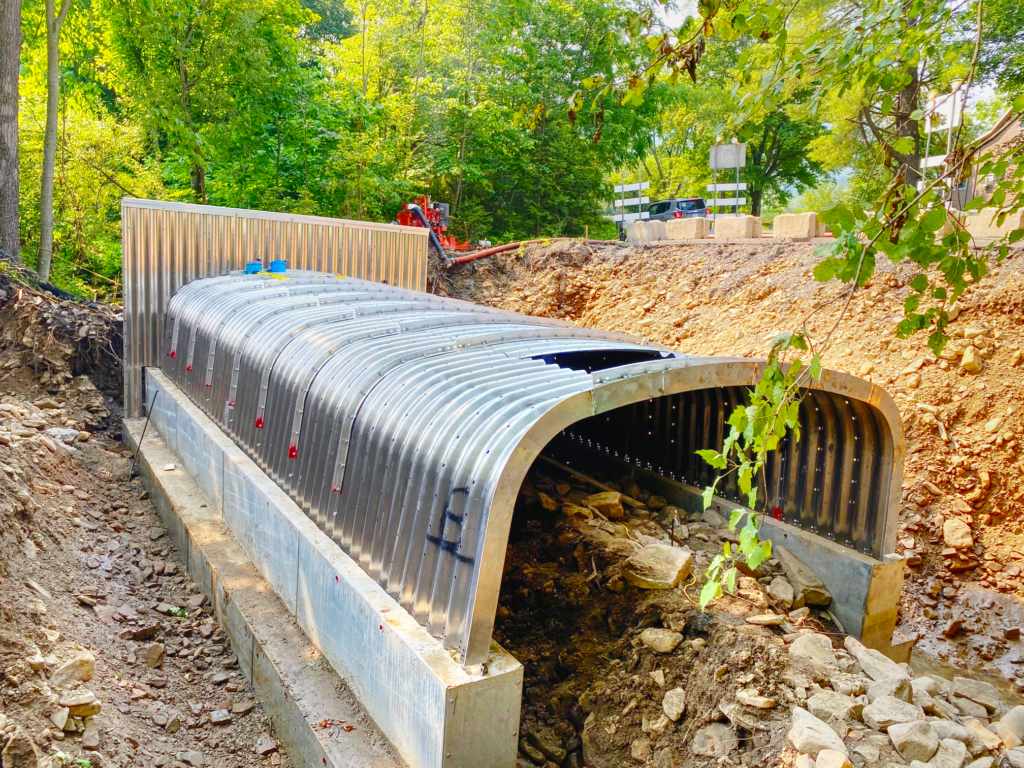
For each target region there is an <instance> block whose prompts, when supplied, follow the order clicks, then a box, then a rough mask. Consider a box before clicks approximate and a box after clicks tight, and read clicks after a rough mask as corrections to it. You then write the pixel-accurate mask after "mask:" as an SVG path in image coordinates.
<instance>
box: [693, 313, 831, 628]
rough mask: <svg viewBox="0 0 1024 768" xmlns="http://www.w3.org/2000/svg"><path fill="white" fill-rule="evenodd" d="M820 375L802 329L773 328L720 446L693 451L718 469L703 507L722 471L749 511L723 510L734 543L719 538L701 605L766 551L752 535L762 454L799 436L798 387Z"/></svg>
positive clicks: (768, 546)
mask: <svg viewBox="0 0 1024 768" xmlns="http://www.w3.org/2000/svg"><path fill="white" fill-rule="evenodd" d="M798 351H799V352H810V353H811V363H810V365H809V366H807V367H805V366H804V365H803V363H802V362H801V361H800V359H799V358H792V359H787V358H791V356H792V355H793V354H795V353H796V352H798ZM787 352H788V353H790V354H789V355H787ZM820 377H821V358H820V356H819V355H818V353H817V352H815V351H814V350H813V349H812V347H811V344H810V342H809V339H808V338H807V337H806V336H804V335H803V334H802V333H782V334H779V335H778V336H776V337H775V338H774V339H773V340H772V344H771V349H770V351H769V354H768V362H767V364H766V365H765V369H764V373H763V374H762V376H761V380H760V381H759V382H758V383H757V385H756V386H755V387H754V388H753V389H752V390H750V404H749V405H745V406H737V407H736V408H734V409H733V411H732V413H731V414H730V415H729V418H728V420H727V424H728V425H729V434H728V436H726V438H725V442H724V443H723V445H722V450H721V451H715V450H701V451H697V455H698V456H700V457H701V458H702V459H704V461H705V462H706V463H707V464H708V465H710V466H711V467H712V468H713V469H716V470H718V474H717V475H716V477H715V480H714V482H713V483H712V484H711V485H710V486H708V487H707V488H705V489H704V492H703V500H704V509H708V508H709V507H710V506H711V505H712V504H713V503H714V495H715V489H716V488H717V487H718V484H719V483H720V482H721V480H722V478H724V477H726V476H728V475H735V477H736V483H737V486H738V488H739V490H740V492H741V493H743V494H745V495H746V497H747V507H748V508H749V509H750V511H749V512H748V511H747V510H744V509H734V510H733V511H732V512H731V514H730V516H729V530H732V531H736V530H739V539H740V540H739V546H738V548H737V549H736V550H733V549H732V547H731V546H730V544H729V542H725V543H724V545H723V551H722V554H720V555H716V556H715V558H714V559H713V560H712V561H711V565H710V567H709V568H708V571H707V574H706V579H705V583H704V586H703V587H702V588H701V593H700V607H701V608H702V609H703V608H706V607H707V605H708V604H709V603H710V602H711V601H713V600H716V599H717V598H719V597H721V596H722V589H723V586H722V585H723V581H724V582H725V590H726V591H728V592H733V591H734V590H735V584H736V575H737V568H736V563H738V562H739V563H743V564H744V565H745V566H746V567H747V568H749V569H751V570H756V569H757V568H758V567H760V565H761V563H763V562H764V561H765V560H767V559H768V558H769V557H771V553H772V543H771V542H770V541H761V539H760V537H759V535H758V533H759V531H760V528H761V514H763V513H761V514H759V513H758V512H757V511H756V509H757V505H758V491H759V488H758V486H757V484H756V482H757V480H758V478H759V477H760V478H762V480H763V470H764V465H765V462H766V461H767V459H768V455H769V454H770V453H771V452H773V451H775V450H776V449H777V448H778V446H779V443H780V442H781V441H782V440H783V439H786V438H787V437H788V438H789V439H791V440H794V441H796V440H799V439H800V421H799V413H800V401H801V398H802V394H801V393H802V391H804V390H805V388H806V387H807V385H808V383H809V382H810V380H811V379H815V380H816V379H818V378H820ZM741 523H742V526H741V525H740V524H741Z"/></svg>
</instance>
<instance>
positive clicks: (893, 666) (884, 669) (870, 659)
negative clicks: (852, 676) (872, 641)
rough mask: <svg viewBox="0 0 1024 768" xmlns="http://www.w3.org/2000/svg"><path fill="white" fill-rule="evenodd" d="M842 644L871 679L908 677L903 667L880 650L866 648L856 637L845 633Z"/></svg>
mask: <svg viewBox="0 0 1024 768" xmlns="http://www.w3.org/2000/svg"><path fill="white" fill-rule="evenodd" d="M843 645H844V646H845V647H846V650H847V651H849V652H850V654H851V655H852V656H853V658H855V659H856V660H857V661H858V662H859V663H860V666H861V669H863V670H864V674H865V675H867V676H868V677H870V678H871V679H872V680H876V681H877V680H886V679H889V678H894V677H903V678H906V679H907V680H909V679H910V675H909V674H908V673H907V671H906V670H905V669H903V667H901V666H900V665H899V664H897V663H896V662H895V661H893V660H892V659H890V658H889V657H888V656H886V655H885V654H883V653H881V652H880V651H876V650H874V649H873V648H868V647H867V646H865V645H864V644H863V643H862V642H861V641H860V640H858V639H857V638H855V637H852V636H850V635H847V637H846V639H845V640H844V641H843Z"/></svg>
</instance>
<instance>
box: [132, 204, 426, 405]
mask: <svg viewBox="0 0 1024 768" xmlns="http://www.w3.org/2000/svg"><path fill="white" fill-rule="evenodd" d="M121 229H122V249H123V261H124V362H125V365H124V368H125V371H124V377H125V393H124V394H125V412H126V414H127V415H128V416H139V415H141V413H142V368H143V367H144V366H147V365H159V362H158V360H159V356H160V340H161V339H162V338H163V320H164V315H165V313H166V311H167V303H168V302H169V301H170V299H171V297H172V296H173V295H174V293H175V292H176V291H177V290H178V289H179V288H180V287H181V286H183V285H186V284H188V283H190V282H191V281H193V280H195V279H197V278H201V277H209V276H213V275H223V274H226V273H227V272H229V271H231V270H235V269H242V268H243V267H244V266H245V264H246V262H250V261H262V262H263V263H264V265H268V264H269V262H270V261H272V260H275V259H284V260H286V261H287V262H288V266H289V267H293V268H295V269H310V270H318V271H321V272H334V273H340V274H343V275H350V276H352V277H359V278H363V279H365V280H372V281H376V282H380V283H388V284H390V285H397V286H401V287H403V288H412V289H414V290H421V291H422V290H424V289H425V288H426V278H427V230H426V229H422V228H419V227H399V226H393V225H390V224H375V223H372V222H365V221H346V220H344V219H328V218H322V217H319V216H301V215H297V214H288V213H268V212H264V211H246V210H240V209H236V208H216V207H213V206H206V205H189V204H185V203H168V202H161V201H154V200H134V199H130V198H125V199H124V200H122V201H121Z"/></svg>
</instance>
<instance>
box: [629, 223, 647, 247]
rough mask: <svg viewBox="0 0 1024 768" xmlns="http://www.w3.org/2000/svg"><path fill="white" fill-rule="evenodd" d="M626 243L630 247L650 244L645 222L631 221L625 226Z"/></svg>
mask: <svg viewBox="0 0 1024 768" xmlns="http://www.w3.org/2000/svg"><path fill="white" fill-rule="evenodd" d="M626 242H627V243H629V244H630V245H646V244H647V243H648V242H650V238H649V236H648V234H647V222H646V221H631V222H629V223H628V224H627V225H626Z"/></svg>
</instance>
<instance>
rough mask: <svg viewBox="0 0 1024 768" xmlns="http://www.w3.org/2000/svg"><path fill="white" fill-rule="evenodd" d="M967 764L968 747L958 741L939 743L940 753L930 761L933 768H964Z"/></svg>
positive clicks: (947, 740)
mask: <svg viewBox="0 0 1024 768" xmlns="http://www.w3.org/2000/svg"><path fill="white" fill-rule="evenodd" d="M965 762H967V747H966V746H965V745H964V743H963V742H962V741H957V740H956V739H942V740H941V741H939V751H938V752H936V753H935V755H933V756H932V759H931V760H929V761H928V765H930V766H932V768H963V766H964V763H965Z"/></svg>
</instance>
